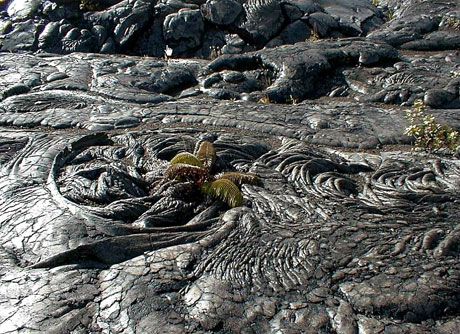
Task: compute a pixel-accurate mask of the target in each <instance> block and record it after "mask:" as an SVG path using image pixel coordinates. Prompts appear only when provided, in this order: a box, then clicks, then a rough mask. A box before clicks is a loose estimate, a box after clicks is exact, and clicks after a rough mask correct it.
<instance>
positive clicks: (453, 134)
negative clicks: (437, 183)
mask: <svg viewBox="0 0 460 334" xmlns="http://www.w3.org/2000/svg"><path fill="white" fill-rule="evenodd" d="M407 119H408V120H409V123H410V125H409V126H408V127H407V128H406V129H405V130H404V134H405V135H408V136H412V137H414V139H415V142H414V144H415V146H417V147H419V148H422V149H424V150H425V151H428V152H433V151H436V150H439V149H442V148H444V149H448V150H455V149H456V148H457V147H458V146H459V145H460V138H459V134H458V132H457V131H455V130H454V129H452V128H451V127H450V126H448V125H441V124H439V123H437V122H436V120H435V118H434V116H433V115H430V114H426V113H425V105H424V103H423V101H422V100H420V99H419V100H415V101H414V105H413V107H412V109H411V110H408V111H407Z"/></svg>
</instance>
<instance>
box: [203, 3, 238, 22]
mask: <svg viewBox="0 0 460 334" xmlns="http://www.w3.org/2000/svg"><path fill="white" fill-rule="evenodd" d="M201 10H202V12H203V17H204V18H205V19H206V20H208V21H209V22H211V23H213V24H216V25H220V26H228V25H230V24H232V23H233V22H235V20H236V18H237V17H238V16H239V15H240V14H241V13H242V11H243V7H242V6H241V4H240V3H238V2H236V1H234V0H208V1H207V2H206V4H204V5H203V6H202V7H201Z"/></svg>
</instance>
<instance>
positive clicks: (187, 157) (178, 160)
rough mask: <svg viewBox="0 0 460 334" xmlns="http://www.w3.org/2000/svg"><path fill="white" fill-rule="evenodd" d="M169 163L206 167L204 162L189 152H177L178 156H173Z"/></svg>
mask: <svg viewBox="0 0 460 334" xmlns="http://www.w3.org/2000/svg"><path fill="white" fill-rule="evenodd" d="M169 163H170V165H175V164H187V165H192V166H197V167H200V168H204V166H203V163H202V162H201V161H200V160H199V159H198V158H197V157H196V156H194V155H193V154H191V153H188V152H182V153H179V154H176V156H174V158H172V159H171V161H170V162H169Z"/></svg>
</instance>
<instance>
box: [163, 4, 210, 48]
mask: <svg viewBox="0 0 460 334" xmlns="http://www.w3.org/2000/svg"><path fill="white" fill-rule="evenodd" d="M203 33H204V22H203V18H202V16H201V12H200V10H198V9H181V10H179V12H177V13H175V14H170V15H168V16H166V18H165V21H164V23H163V36H164V39H165V42H166V44H167V45H168V46H169V47H170V48H171V49H172V56H174V57H177V56H185V55H187V54H189V53H190V52H191V51H194V50H195V49H197V48H198V47H200V45H201V42H202V37H203Z"/></svg>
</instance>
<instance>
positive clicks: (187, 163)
mask: <svg viewBox="0 0 460 334" xmlns="http://www.w3.org/2000/svg"><path fill="white" fill-rule="evenodd" d="M215 162H216V150H215V148H214V145H213V144H212V143H211V142H208V141H203V142H202V143H201V144H200V147H199V149H198V151H197V153H196V154H191V153H188V152H182V153H179V154H177V155H176V156H174V157H173V158H172V159H171V161H170V163H169V167H168V169H167V170H166V175H167V177H168V178H169V179H175V180H178V181H180V182H190V183H191V184H193V185H195V186H197V187H198V188H199V189H200V191H201V193H203V194H204V195H206V196H210V197H214V198H218V199H220V200H222V201H223V202H225V203H227V204H228V205H229V206H230V207H232V208H234V207H237V206H241V205H243V195H242V194H241V191H240V189H239V187H240V186H241V185H242V184H244V183H248V184H257V183H258V182H259V178H258V177H257V175H255V174H250V173H240V172H224V173H220V174H217V175H212V174H211V171H212V168H213V167H214V164H215Z"/></svg>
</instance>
